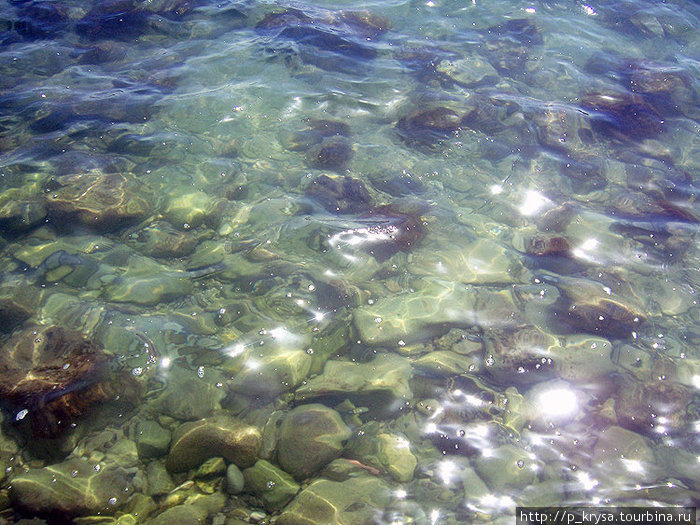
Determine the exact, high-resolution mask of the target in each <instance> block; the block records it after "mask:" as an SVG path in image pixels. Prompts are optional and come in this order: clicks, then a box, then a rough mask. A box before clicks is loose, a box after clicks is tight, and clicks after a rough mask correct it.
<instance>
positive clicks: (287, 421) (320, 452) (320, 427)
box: [277, 404, 350, 479]
mask: <svg viewBox="0 0 700 525" xmlns="http://www.w3.org/2000/svg"><path fill="white" fill-rule="evenodd" d="M349 437H350V429H349V428H348V427H347V426H346V425H345V423H343V420H342V419H341V418H340V414H338V412H336V411H335V410H333V409H332V408H328V407H327V406H324V405H321V404H310V405H302V406H299V407H296V408H295V409H293V410H292V411H291V412H289V413H288V414H287V415H286V417H285V418H284V421H283V422H282V426H281V427H280V435H279V442H278V445H277V457H278V459H279V462H280V465H281V466H282V468H283V469H284V470H286V471H287V472H289V473H290V474H292V475H293V476H294V477H296V478H300V479H301V478H305V477H308V476H309V475H310V474H313V473H314V472H316V471H317V470H319V469H320V468H322V467H324V466H325V465H326V464H328V463H330V462H331V461H333V460H334V459H336V458H338V457H340V454H341V453H342V451H343V446H344V444H345V441H346V440H347V439H348V438H349Z"/></svg>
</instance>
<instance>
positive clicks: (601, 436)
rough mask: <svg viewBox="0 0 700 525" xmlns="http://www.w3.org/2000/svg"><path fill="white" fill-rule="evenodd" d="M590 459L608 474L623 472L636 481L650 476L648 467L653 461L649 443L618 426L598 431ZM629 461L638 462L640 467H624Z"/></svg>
mask: <svg viewBox="0 0 700 525" xmlns="http://www.w3.org/2000/svg"><path fill="white" fill-rule="evenodd" d="M591 460H592V461H593V462H594V464H595V465H599V466H600V467H601V468H602V469H603V470H604V471H606V472H608V473H609V474H613V475H614V474H616V473H619V472H624V473H625V476H626V477H627V478H630V477H632V478H634V479H637V480H638V481H642V480H644V479H649V478H650V475H649V472H648V468H649V467H650V466H653V465H654V463H655V458H654V452H653V451H652V449H651V447H650V443H648V442H647V440H646V439H645V438H644V437H643V436H641V435H639V434H637V433H636V432H632V431H630V430H626V429H624V428H620V427H618V426H612V427H608V428H606V429H604V430H602V431H601V432H600V433H598V439H597V440H596V443H595V447H594V449H593V456H592V458H591ZM630 462H639V463H641V467H642V468H641V469H639V470H636V469H630V468H626V465H629V464H630Z"/></svg>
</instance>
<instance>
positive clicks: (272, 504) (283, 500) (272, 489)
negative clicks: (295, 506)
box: [243, 459, 299, 512]
mask: <svg viewBox="0 0 700 525" xmlns="http://www.w3.org/2000/svg"><path fill="white" fill-rule="evenodd" d="M243 476H244V477H245V486H246V487H247V490H249V491H250V492H252V493H253V494H255V495H256V496H258V497H259V498H260V499H262V501H263V503H264V504H265V508H266V509H267V510H268V511H270V512H274V511H276V510H280V509H281V508H283V507H284V506H285V505H286V504H287V503H289V502H290V501H291V500H292V498H294V496H296V494H297V492H299V485H298V484H297V483H296V482H295V481H294V478H292V476H290V475H289V474H287V473H286V472H285V471H284V470H281V469H280V468H279V467H276V466H275V465H273V464H272V463H270V462H269V461H265V460H264V459H260V460H258V461H256V463H255V465H253V466H252V467H250V468H247V469H245V470H244V471H243Z"/></svg>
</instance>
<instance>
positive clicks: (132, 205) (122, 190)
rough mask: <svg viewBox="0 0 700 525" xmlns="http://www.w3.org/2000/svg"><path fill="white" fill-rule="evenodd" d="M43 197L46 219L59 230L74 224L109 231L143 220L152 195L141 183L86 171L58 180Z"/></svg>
mask: <svg viewBox="0 0 700 525" xmlns="http://www.w3.org/2000/svg"><path fill="white" fill-rule="evenodd" d="M58 183H59V185H60V186H59V187H58V188H56V189H54V190H53V191H50V192H49V193H48V194H47V197H46V208H47V209H48V214H49V219H50V220H51V221H52V222H53V223H55V224H56V225H57V226H59V227H60V228H64V229H71V228H73V227H75V223H78V224H79V225H81V226H84V227H86V228H89V229H92V230H96V231H99V232H111V231H115V230H119V229H121V228H123V227H125V226H129V225H131V224H134V223H137V222H139V221H141V220H143V219H144V218H145V217H146V216H148V214H149V213H150V211H151V197H152V196H151V194H150V192H149V190H148V188H147V187H146V186H144V185H143V184H142V183H140V182H138V181H136V180H134V179H131V178H127V177H126V176H124V175H121V174H119V173H110V174H104V173H100V172H86V173H79V174H76V175H66V176H63V177H60V178H59V179H58Z"/></svg>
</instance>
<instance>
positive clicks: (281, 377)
mask: <svg viewBox="0 0 700 525" xmlns="http://www.w3.org/2000/svg"><path fill="white" fill-rule="evenodd" d="M259 353H260V352H259V351H258V350H257V348H254V349H252V350H251V351H250V352H248V353H247V355H244V356H240V357H239V358H236V360H243V361H244V362H245V364H243V366H242V368H241V369H240V370H239V371H238V372H237V373H236V375H235V377H234V378H233V379H232V380H231V381H229V382H228V386H229V388H230V389H231V391H233V392H236V393H238V394H244V395H249V396H262V397H266V398H270V399H271V398H273V397H276V396H278V395H279V394H281V393H282V392H286V391H288V390H291V389H293V388H295V387H296V386H298V385H299V384H301V382H302V381H303V380H304V379H306V376H307V375H308V374H309V370H310V369H311V362H312V358H311V356H310V355H309V354H307V353H306V351H304V350H300V349H294V348H283V347H282V348H274V349H272V350H268V351H267V352H265V355H264V356H263V357H260V356H259V355H258V354H259ZM253 361H254V362H255V366H249V364H250V363H251V362H253Z"/></svg>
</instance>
